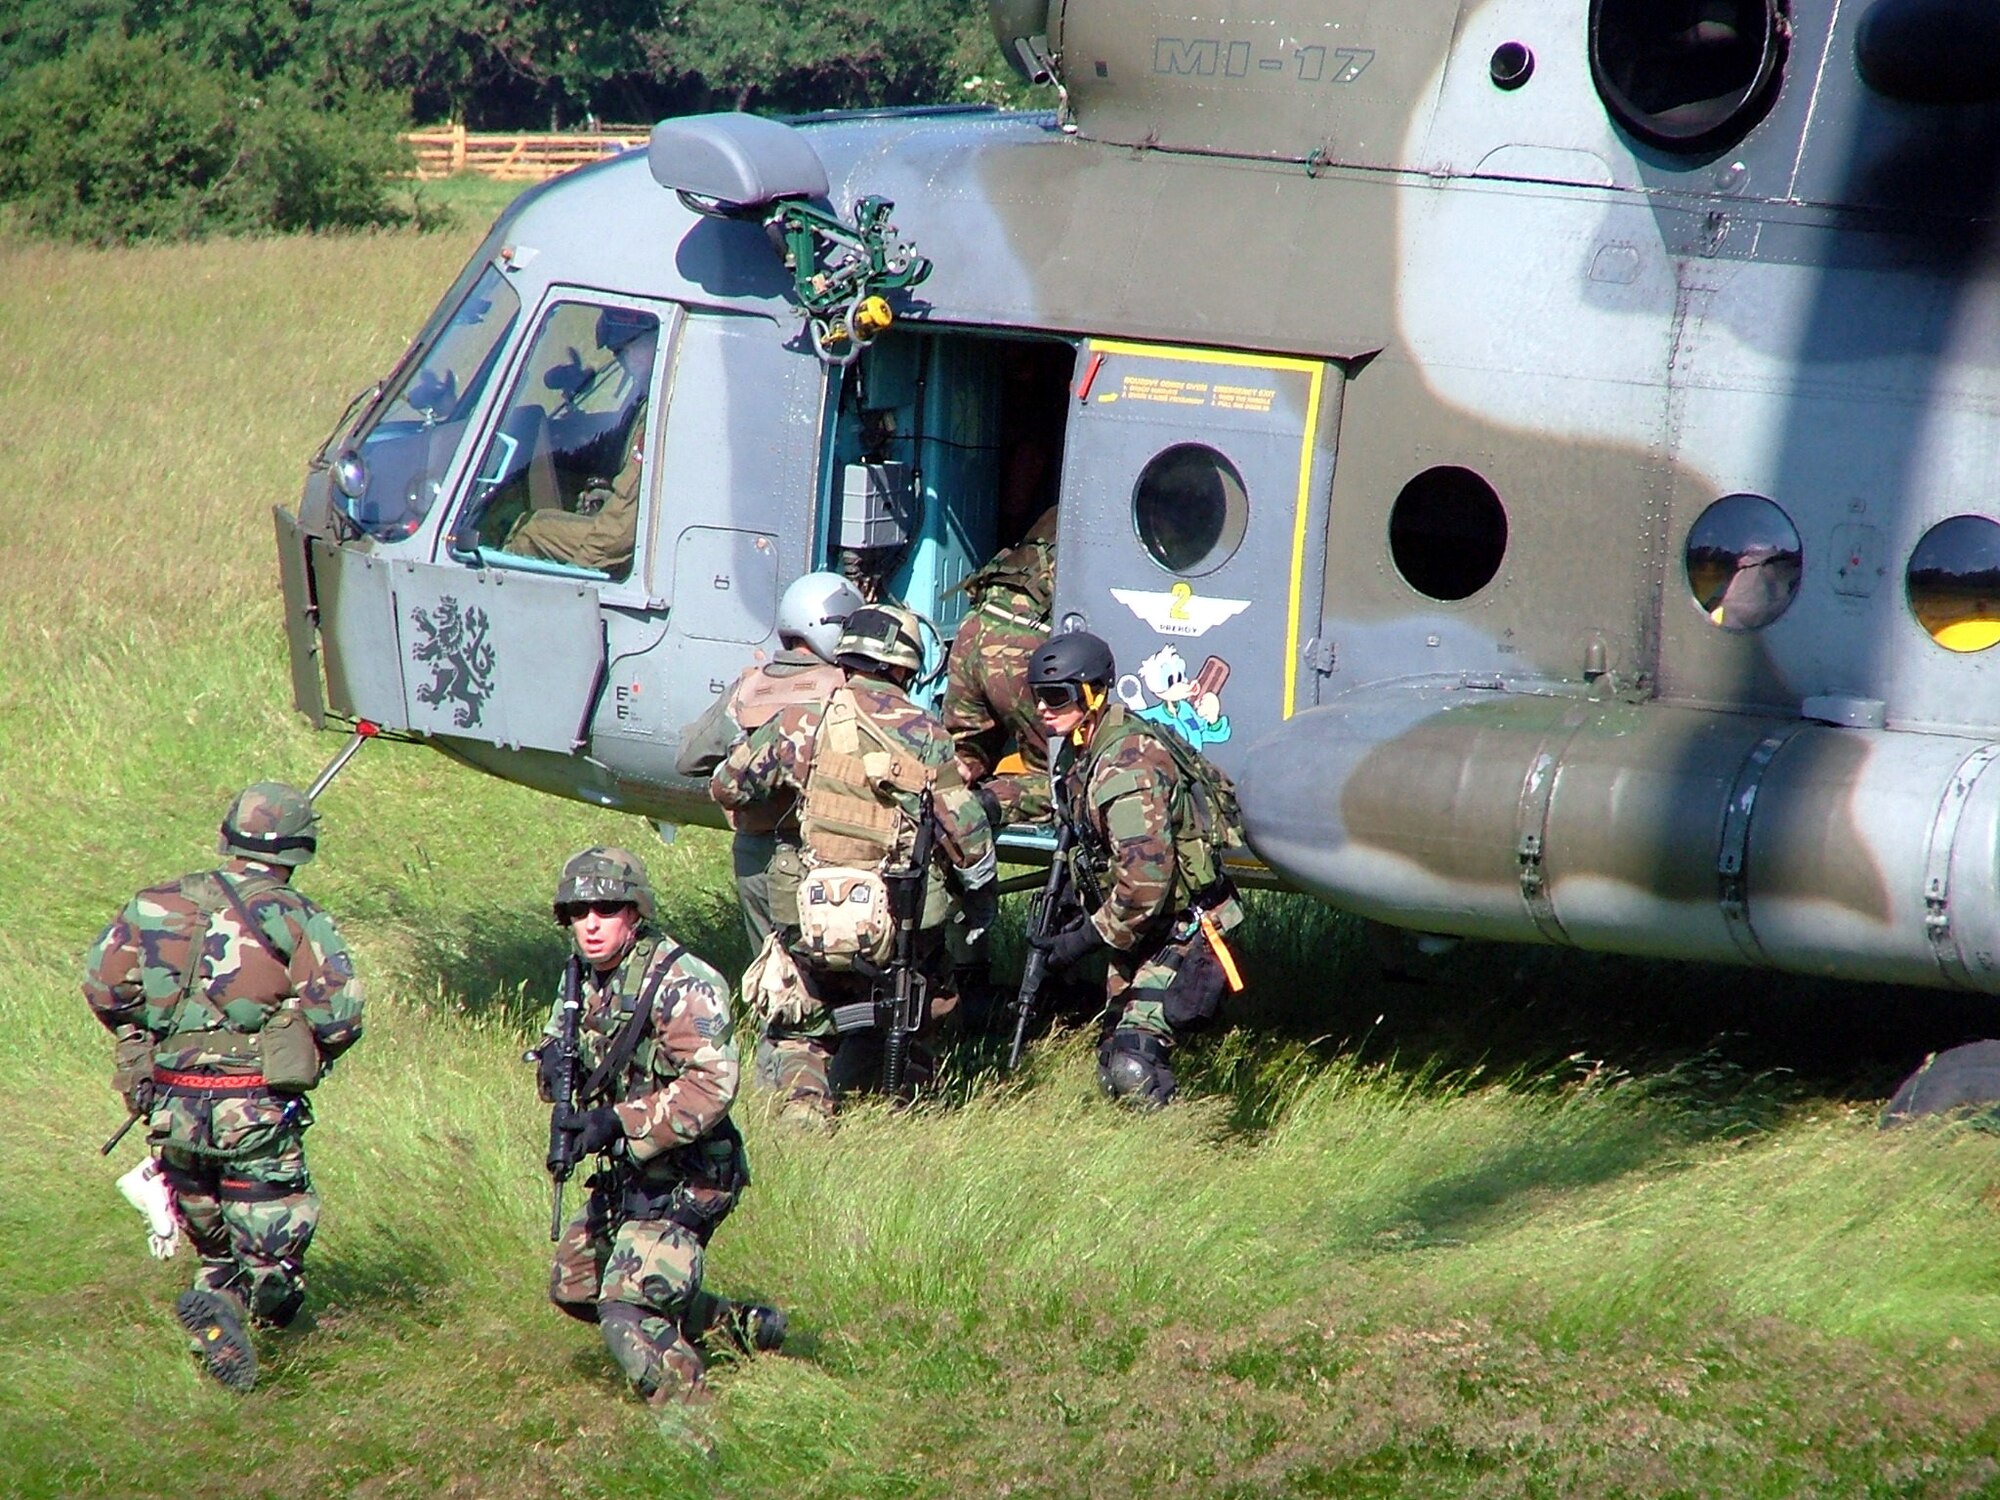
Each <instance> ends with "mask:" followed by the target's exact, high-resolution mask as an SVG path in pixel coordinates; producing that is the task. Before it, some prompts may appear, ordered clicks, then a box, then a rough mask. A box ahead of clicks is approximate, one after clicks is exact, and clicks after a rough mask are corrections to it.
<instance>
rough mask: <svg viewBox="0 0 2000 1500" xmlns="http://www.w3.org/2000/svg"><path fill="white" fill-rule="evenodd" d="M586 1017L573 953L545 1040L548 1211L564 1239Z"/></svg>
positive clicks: (553, 1232) (553, 1233) (556, 1234)
mask: <svg viewBox="0 0 2000 1500" xmlns="http://www.w3.org/2000/svg"><path fill="white" fill-rule="evenodd" d="M582 1016H583V960H582V959H581V958H579V957H578V956H577V955H576V954H574V953H572V954H571V955H570V957H569V965H568V967H567V968H565V969H564V970H563V987H562V1004H561V1007H560V1008H559V1009H558V1010H557V1012H556V1034H555V1035H554V1036H552V1037H550V1038H549V1039H548V1040H547V1041H546V1042H543V1043H542V1050H543V1052H544V1053H547V1051H548V1049H549V1048H551V1047H553V1048H554V1049H555V1055H554V1057H553V1059H551V1060H552V1062H553V1064H554V1066H553V1067H551V1068H550V1069H549V1070H548V1076H549V1078H550V1079H551V1085H550V1088H549V1092H550V1093H551V1094H553V1095H554V1096H555V1099H554V1102H553V1103H552V1104H551V1105H550V1106H549V1160H548V1167H549V1176H550V1177H551V1178H553V1179H554V1181H555V1203H554V1206H553V1207H552V1208H551V1209H550V1210H549V1239H550V1240H551V1241H554V1240H559V1239H561V1238H562V1232H563V1184H564V1183H566V1182H568V1181H569V1177H570V1173H572V1172H574V1171H575V1170H576V1154H577V1153H576V1132H575V1131H574V1130H573V1129H571V1128H570V1127H571V1126H572V1125H573V1124H574V1123H575V1121H574V1117H575V1114H576V1069H577V1061H576V1060H577V1044H576V1032H577V1026H578V1024H579V1022H580V1021H581V1020H582Z"/></svg>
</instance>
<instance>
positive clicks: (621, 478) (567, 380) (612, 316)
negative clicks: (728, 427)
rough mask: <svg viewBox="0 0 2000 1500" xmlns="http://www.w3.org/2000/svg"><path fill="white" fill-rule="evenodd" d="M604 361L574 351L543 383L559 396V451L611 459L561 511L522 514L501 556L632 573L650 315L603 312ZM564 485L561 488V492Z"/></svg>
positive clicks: (655, 331)
mask: <svg viewBox="0 0 2000 1500" xmlns="http://www.w3.org/2000/svg"><path fill="white" fill-rule="evenodd" d="M597 341H598V345H599V348H600V350H601V351H602V355H601V356H600V358H599V359H597V360H595V361H592V362H590V363H586V362H585V361H584V360H583V359H582V358H581V357H580V356H578V355H577V354H576V352H575V351H574V350H572V351H571V357H570V359H569V360H568V361H566V362H565V363H563V364H560V365H557V366H556V367H554V368H553V369H551V370H550V371H549V372H548V374H547V375H546V376H545V377H544V384H546V385H547V386H548V387H549V388H550V389H551V390H555V391H559V392H561V401H560V402H559V404H558V405H557V406H556V407H555V408H554V409H553V410H552V411H551V412H550V414H549V419H548V420H549V427H550V430H551V433H552V434H553V435H554V436H555V441H556V445H557V446H558V447H559V448H562V449H564V450H567V451H568V452H571V453H575V452H578V451H582V450H583V449H585V448H586V447H587V448H590V449H595V450H598V451H600V452H601V453H603V454H606V455H615V456H616V460H617V462H616V466H615V468H614V467H613V466H612V465H611V464H609V463H606V464H604V465H603V466H602V468H603V470H604V471H608V472H609V473H610V476H611V477H609V478H605V477H602V474H601V473H600V474H596V475H592V476H590V477H588V478H586V479H585V480H584V482H583V483H582V484H581V485H580V486H579V487H578V488H577V490H576V493H575V495H574V498H573V499H571V498H566V499H565V501H564V503H562V504H561V505H550V506H546V507H541V508H532V509H530V510H528V511H527V512H526V513H525V514H524V515H523V516H522V517H521V518H520V520H519V521H517V522H516V523H515V524H514V526H513V529H512V530H511V531H509V532H508V533H507V537H506V540H505V541H504V542H502V543H501V546H500V550H501V551H503V552H506V553H508V554H510V555H512V556H515V557H533V558H540V559H543V560H545V561H548V562H558V563H566V564H568V565H570V566H571V567H578V568H594V569H596V570H598V571H600V572H603V573H608V574H610V575H611V576H612V577H613V578H622V577H624V576H625V575H626V574H627V573H629V572H630V571H631V568H632V553H633V548H634V546H635V544H636V541H637V537H638V528H639V494H640V485H641V482H642V479H643V474H644V460H645V441H646V404H647V403H646V393H647V388H648V386H649V384H650V382H651V380H652V372H653V356H654V354H655V352H656V351H657V349H658V347H659V320H658V319H657V318H655V317H654V316H653V315H652V314H651V313H641V312H634V311H631V310H629V309H625V308H616V307H608V308H605V309H604V310H603V311H602V312H601V313H600V314H599V315H598V319H597ZM566 488H567V487H565V489H566Z"/></svg>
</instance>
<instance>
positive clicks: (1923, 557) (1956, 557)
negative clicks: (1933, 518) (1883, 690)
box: [1906, 516, 2000, 651]
mask: <svg viewBox="0 0 2000 1500" xmlns="http://www.w3.org/2000/svg"><path fill="white" fill-rule="evenodd" d="M1906 587H1907V588H1908V589H1909V594H1910V611H1911V613H1913V614H1914V615H1915V616H1916V617H1917V623H1918V624H1919V625H1921V626H1923V627H1924V629H1925V630H1927V631H1929V632H1930V636H1931V639H1932V640H1934V641H1936V642H1937V643H1938V644H1939V645H1940V646H1942V647H1944V648H1945V650H1947V651H1984V650H1986V649H1987V648H1988V647H1989V646H1993V645H1995V644H2000V522H1995V521H1993V520H1990V519H1989V518H1987V517H1986V516H1953V517H1952V518H1951V519H1950V520H1948V521H1940V522H1938V523H1937V525H1935V526H1933V527H1932V528H1931V529H1930V530H1929V531H1927V532H1925V533H1924V539H1923V540H1922V541H1920V542H1918V543H1917V550H1916V551H1915V552H1913V553H1911V554H1910V569H1909V573H1908V575H1907V578H1906Z"/></svg>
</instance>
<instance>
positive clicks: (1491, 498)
mask: <svg viewBox="0 0 2000 1500" xmlns="http://www.w3.org/2000/svg"><path fill="white" fill-rule="evenodd" d="M1506 555H1507V512H1506V510H1505V509H1504V508H1502V506H1501V504H1500V496H1499V495H1498V494H1497V493H1496V492H1495V491H1494V488H1493V486H1492V485H1490V484H1488V483H1487V482H1486V480H1485V479H1484V478H1483V477H1482V476H1480V475H1478V474H1475V473H1473V472H1472V470H1470V469H1461V468H1459V467H1458V466H1457V465H1456V464H1440V465H1439V466H1438V467H1437V468H1435V469H1426V470H1424V471H1423V473H1421V474H1419V475H1418V476H1417V477H1416V478H1415V479H1412V480H1411V481H1410V482H1409V483H1408V484H1406V485H1404V486H1403V489H1402V493H1401V494H1399V495H1397V496H1396V503H1395V505H1394V506H1393V507H1392V508H1391V509H1390V511H1389V556H1390V558H1391V560H1392V561H1394V563H1395V564H1396V571H1397V572H1398V573H1401V574H1402V575H1403V581H1404V582H1405V583H1407V584H1409V586H1410V587H1411V588H1413V589H1415V590H1416V591H1417V592H1418V593H1420V594H1423V595H1425V596H1427V597H1429V598H1432V599H1445V600H1451V599H1469V598H1471V597H1472V596H1473V595H1474V594H1476V593H1478V592H1479V591H1480V590H1481V589H1483V588H1485V587H1486V585H1487V584H1489V583H1491V582H1492V581H1493V575H1494V574H1495V573H1498V572H1499V571H1500V562H1501V559H1502V558H1504V557H1505V556H1506Z"/></svg>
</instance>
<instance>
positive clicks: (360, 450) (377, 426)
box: [334, 265, 521, 541]
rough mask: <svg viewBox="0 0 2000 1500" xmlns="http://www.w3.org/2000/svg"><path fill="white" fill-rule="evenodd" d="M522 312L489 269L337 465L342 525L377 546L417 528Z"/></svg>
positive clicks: (495, 271) (508, 289)
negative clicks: (375, 540)
mask: <svg viewBox="0 0 2000 1500" xmlns="http://www.w3.org/2000/svg"><path fill="white" fill-rule="evenodd" d="M520 313H521V299H520V298H519V297H518V296H516V295H515V292H514V289H513V288H512V287H511V286H509V285H508V284H507V282H506V280H505V279H504V277H503V276H502V275H501V272H500V269H499V267H498V266H491V265H489V266H488V267H487V268H486V270H485V271H484V272H483V273H482V274H481V275H480V277H479V279H478V281H476V282H475V283H473V286H472V289H471V290H470V291H469V292H467V293H466V295H465V300H464V301H462V302H461V303H459V305H458V307H457V308H456V310H454V311H453V313H452V315H451V318H450V320H449V321H447V322H446V324H445V326H444V328H443V330H442V331H441V332H440V333H439V334H438V336H437V339H436V340H435V342H433V343H432V345H431V346H430V348H428V349H426V350H425V351H424V352H423V356H422V358H420V359H417V360H415V361H413V362H411V364H410V365H409V367H408V369H407V370H405V372H404V374H403V378H402V379H401V380H400V381H399V382H398V383H397V384H396V386H395V387H394V388H393V389H392V390H391V391H390V392H389V393H388V395H387V396H385V397H384V398H383V400H382V402H381V404H380V405H379V406H378V407H377V409H376V415H375V418H374V420H373V422H372V423H371V424H370V425H369V427H368V428H367V429H366V430H365V431H364V432H362V433H361V434H360V436H359V439H358V441H357V442H356V443H355V444H354V445H353V446H352V447H350V448H349V449H348V450H347V451H346V452H344V453H342V454H340V455H339V457H338V458H337V459H336V460H335V467H334V493H335V501H334V503H335V504H336V505H337V506H338V507H339V508H340V511H341V513H342V514H343V515H345V516H346V517H347V519H348V520H350V521H352V522H353V523H354V524H355V525H356V526H358V527H360V528H361V529H362V530H363V531H365V532H367V533H368V534H369V535H370V536H373V537H377V538H379V539H381V540H382V541H400V540H402V538H404V537H406V536H409V535H411V534H412V533H413V532H415V531H416V529H417V528H418V527H419V526H421V525H423V523H424V518H425V517H426V516H427V515H429V514H430V510H431V507H432V505H434V504H435V503H436V502H437V497H438V491H439V488H440V487H441V486H442V484H443V482H444V476H445V472H446V471H447V470H448V469H449V468H450V467H451V462H452V459H453V458H454V457H455V456H456V454H457V452H458V447H459V444H460V443H461V442H463V441H464V440H465V433H466V425H467V423H468V421H469V420H470V418H471V416H472V413H473V411H474V409H475V408H477V407H478V405H479V399H480V396H481V395H482V394H483V393H484V391H485V389H486V383H487V382H488V381H489V380H491V379H492V377H493V370H494V367H495V366H496V364H497V363H498V358H497V356H498V353H499V350H500V347H501V345H502V344H504V343H505V342H506V339H507V335H508V333H509V332H510V331H511V330H512V329H513V327H514V321H515V319H516V318H518V317H519V316H520Z"/></svg>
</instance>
